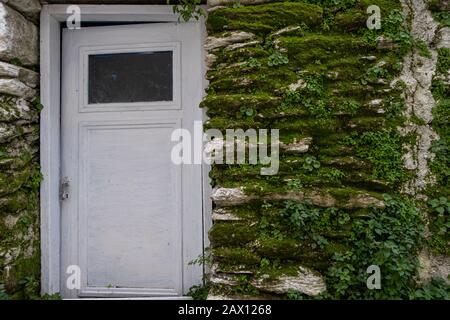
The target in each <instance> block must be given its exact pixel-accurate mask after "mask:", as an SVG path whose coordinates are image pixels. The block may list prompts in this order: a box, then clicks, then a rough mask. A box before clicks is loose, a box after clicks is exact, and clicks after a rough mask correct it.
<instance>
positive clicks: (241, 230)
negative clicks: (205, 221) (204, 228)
mask: <svg viewBox="0 0 450 320" xmlns="http://www.w3.org/2000/svg"><path fill="white" fill-rule="evenodd" d="M256 237H257V235H256V230H255V228H251V227H250V228H249V226H248V225H247V224H244V223H238V222H223V223H215V224H214V226H213V227H212V228H211V230H210V231H209V239H210V240H211V243H212V244H213V246H214V247H215V246H235V247H237V246H241V245H243V244H245V243H248V242H250V241H253V240H255V239H256Z"/></svg>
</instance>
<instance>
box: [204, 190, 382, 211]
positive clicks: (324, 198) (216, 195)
mask: <svg viewBox="0 0 450 320" xmlns="http://www.w3.org/2000/svg"><path fill="white" fill-rule="evenodd" d="M211 199H212V200H213V201H214V203H215V204H216V205H217V206H219V207H227V206H236V205H240V204H246V203H249V202H252V201H254V200H257V199H259V200H266V201H271V200H272V201H273V200H276V201H283V200H292V201H297V202H305V201H309V202H311V203H312V204H313V205H316V206H319V207H326V208H329V207H339V208H345V209H357V208H367V207H369V206H375V207H377V208H384V206H385V204H384V202H383V201H382V200H379V199H377V198H375V197H373V196H371V195H369V194H366V193H362V192H361V193H359V194H356V195H354V196H352V197H351V198H349V199H348V200H345V201H343V202H340V201H338V200H337V199H336V198H335V197H333V196H332V195H331V194H329V193H324V192H320V191H318V190H311V191H307V192H301V191H299V192H286V193H280V194H266V195H262V196H255V195H247V194H245V193H244V190H243V188H215V189H214V190H213V192H212V195H211Z"/></svg>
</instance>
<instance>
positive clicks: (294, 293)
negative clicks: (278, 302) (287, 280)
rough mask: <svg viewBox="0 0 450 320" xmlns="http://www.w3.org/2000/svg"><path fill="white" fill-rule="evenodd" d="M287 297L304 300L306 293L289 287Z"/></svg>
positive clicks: (288, 298)
mask: <svg viewBox="0 0 450 320" xmlns="http://www.w3.org/2000/svg"><path fill="white" fill-rule="evenodd" d="M286 298H287V300H303V299H304V294H302V293H301V292H300V291H296V290H294V289H288V292H287V294H286Z"/></svg>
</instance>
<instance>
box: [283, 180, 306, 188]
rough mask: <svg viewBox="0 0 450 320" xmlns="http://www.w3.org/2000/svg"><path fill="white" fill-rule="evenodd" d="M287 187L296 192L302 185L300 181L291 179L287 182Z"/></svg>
mask: <svg viewBox="0 0 450 320" xmlns="http://www.w3.org/2000/svg"><path fill="white" fill-rule="evenodd" d="M287 187H288V189H291V190H298V189H300V188H302V187H303V184H302V181H301V180H300V179H291V180H289V181H288V183H287Z"/></svg>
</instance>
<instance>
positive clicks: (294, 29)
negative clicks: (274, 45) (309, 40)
mask: <svg viewBox="0 0 450 320" xmlns="http://www.w3.org/2000/svg"><path fill="white" fill-rule="evenodd" d="M300 29H301V27H300V26H289V27H286V28H283V29H280V30H278V31H275V32H274V33H272V34H270V35H271V36H272V37H274V36H280V35H282V34H286V33H291V32H294V31H297V30H300Z"/></svg>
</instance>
